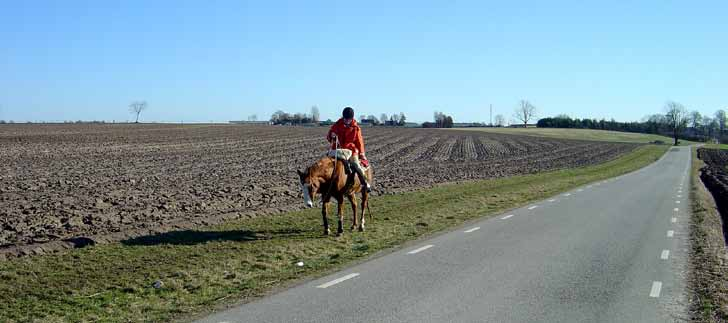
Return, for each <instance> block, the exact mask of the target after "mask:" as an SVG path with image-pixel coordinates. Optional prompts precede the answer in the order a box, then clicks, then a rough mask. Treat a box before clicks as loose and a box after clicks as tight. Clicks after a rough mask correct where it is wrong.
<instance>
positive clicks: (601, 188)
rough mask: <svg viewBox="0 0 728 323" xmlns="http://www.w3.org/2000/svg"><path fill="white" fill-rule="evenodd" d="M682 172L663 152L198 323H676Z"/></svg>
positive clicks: (675, 157)
mask: <svg viewBox="0 0 728 323" xmlns="http://www.w3.org/2000/svg"><path fill="white" fill-rule="evenodd" d="M689 166H690V150H689V148H688V147H681V148H671V150H670V151H669V152H668V153H667V154H666V155H665V156H664V157H663V158H662V159H661V160H659V161H657V162H656V163H654V164H652V165H650V166H648V167H645V168H643V169H642V170H639V171H637V172H634V173H631V174H626V175H623V176H621V177H617V178H614V179H610V180H606V181H603V182H599V183H594V184H591V185H587V186H583V187H580V188H577V189H574V190H572V191H570V192H567V193H563V194H560V195H558V196H554V197H552V198H550V199H546V200H544V201H540V202H537V203H534V204H531V205H528V206H525V207H523V208H520V209H516V210H513V211H510V212H508V213H505V214H502V215H499V216H497V217H492V218H488V219H485V220H482V221H479V222H475V223H472V224H469V225H467V226H464V227H462V228H459V229H458V230H455V231H452V232H449V233H446V234H443V235H440V236H437V237H434V238H432V239H429V240H424V241H418V242H417V243H415V244H412V245H411V246H408V247H407V248H405V249H402V250H399V251H397V252H394V253H391V254H388V255H386V256H383V257H379V258H376V259H373V260H371V261H369V262H366V263H362V264H359V265H356V266H353V267H351V268H348V269H346V270H343V271H341V272H338V273H335V274H332V275H329V276H326V277H323V278H321V279H317V280H314V281H311V282H308V283H305V284H302V285H300V286H297V287H295V288H292V289H289V290H286V291H283V292H280V293H278V294H275V295H272V296H270V297H266V298H263V299H260V300H258V301H255V302H252V303H249V304H245V305H243V306H240V307H237V308H233V309H229V310H227V311H224V312H220V313H217V314H214V315H212V316H210V317H207V318H205V319H203V320H201V322H216V323H217V322H672V321H681V320H683V319H684V318H686V308H687V299H686V297H685V286H684V272H685V270H686V269H687V266H686V261H687V252H688V250H687V243H688V242H687V241H688V220H689V214H688V210H689V209H688V205H689V204H688V192H689ZM375 225H376V224H375Z"/></svg>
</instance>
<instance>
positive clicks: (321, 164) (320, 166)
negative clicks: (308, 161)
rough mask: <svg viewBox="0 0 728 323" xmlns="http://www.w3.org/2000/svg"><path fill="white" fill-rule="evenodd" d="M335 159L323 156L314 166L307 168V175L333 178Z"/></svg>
mask: <svg viewBox="0 0 728 323" xmlns="http://www.w3.org/2000/svg"><path fill="white" fill-rule="evenodd" d="M333 161H334V158H333V157H329V156H323V157H321V158H320V159H319V160H317V161H316V162H315V163H314V164H313V165H311V166H309V167H308V168H306V173H305V174H306V175H309V176H310V175H314V176H320V177H324V178H329V177H331V164H332V163H333Z"/></svg>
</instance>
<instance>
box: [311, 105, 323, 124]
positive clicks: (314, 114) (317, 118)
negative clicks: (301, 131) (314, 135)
mask: <svg viewBox="0 0 728 323" xmlns="http://www.w3.org/2000/svg"><path fill="white" fill-rule="evenodd" d="M311 119H313V122H319V121H320V120H321V114H320V113H319V108H318V107H317V106H315V105H314V106H312V107H311Z"/></svg>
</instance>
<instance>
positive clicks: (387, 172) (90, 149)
mask: <svg viewBox="0 0 728 323" xmlns="http://www.w3.org/2000/svg"><path fill="white" fill-rule="evenodd" d="M325 131H326V129H324V128H304V127H267V126H260V127H255V126H234V125H5V126H2V127H0V147H1V149H2V151H3V154H2V155H0V203H2V205H3V208H2V209H0V228H2V230H1V231H0V246H3V247H1V248H0V250H3V249H5V250H10V249H12V250H15V249H13V248H14V247H16V246H24V245H31V246H33V245H35V246H42V245H46V244H48V243H50V242H54V241H60V240H64V239H70V238H74V237H90V238H91V239H92V241H91V242H93V240H99V241H103V240H121V239H124V238H128V237H133V236H140V235H145V234H149V233H153V232H164V231H169V230H173V229H180V228H190V227H195V226H200V225H207V224H215V223H221V222H224V221H226V220H231V219H239V218H252V217H257V216H261V215H271V214H279V213H282V212H286V211H292V210H297V209H300V205H301V204H302V203H301V201H300V192H299V185H298V182H297V180H296V175H295V170H296V169H302V168H304V166H306V165H308V164H310V163H312V162H313V161H314V160H315V159H316V158H318V157H320V156H321V155H322V154H323V152H324V151H325V150H326V148H327V146H326V144H325V142H324V140H323V138H324V135H325ZM364 136H365V140H366V144H367V155H368V157H369V158H370V160H371V162H372V164H373V165H374V167H375V190H376V192H377V193H376V194H378V195H382V194H390V193H396V192H405V191H413V190H418V189H422V188H428V187H432V186H435V185H438V184H441V183H451V182H461V181H471V180H479V179H492V178H503V177H509V176H513V175H523V174H532V173H539V172H544V171H551V170H557V169H565V168H574V167H581V166H588V165H593V164H598V163H602V162H605V161H608V160H612V159H614V158H616V157H618V156H621V155H624V154H626V153H628V152H630V151H633V150H634V149H635V148H636V147H638V145H636V144H630V143H611V142H589V141H577V140H565V139H556V138H535V137H530V136H519V135H509V134H499V133H484V132H468V131H433V130H425V129H391V128H373V129H365V130H364ZM29 250H30V251H29ZM16 251H17V252H19V253H34V252H43V250H42V248H41V249H38V248H35V250H32V249H24V250H16Z"/></svg>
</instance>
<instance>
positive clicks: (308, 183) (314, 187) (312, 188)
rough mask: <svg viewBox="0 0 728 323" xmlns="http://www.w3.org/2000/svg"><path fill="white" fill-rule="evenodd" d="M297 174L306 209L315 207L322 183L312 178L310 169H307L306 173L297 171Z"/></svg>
mask: <svg viewBox="0 0 728 323" xmlns="http://www.w3.org/2000/svg"><path fill="white" fill-rule="evenodd" d="M296 172H297V173H298V178H299V180H300V182H301V189H302V190H303V202H304V203H306V207H313V200H314V198H315V197H316V193H317V192H318V189H319V185H320V184H319V183H320V182H319V181H318V180H317V179H316V178H314V176H312V174H311V170H310V169H307V170H306V171H305V172H301V171H300V170H296Z"/></svg>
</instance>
